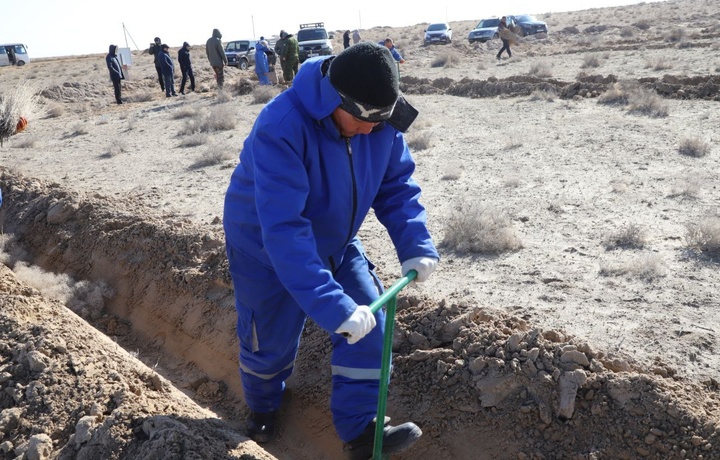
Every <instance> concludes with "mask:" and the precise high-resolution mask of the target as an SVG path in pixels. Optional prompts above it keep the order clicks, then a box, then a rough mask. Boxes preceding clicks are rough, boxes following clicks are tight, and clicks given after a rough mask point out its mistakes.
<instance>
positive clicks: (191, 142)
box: [180, 133, 209, 147]
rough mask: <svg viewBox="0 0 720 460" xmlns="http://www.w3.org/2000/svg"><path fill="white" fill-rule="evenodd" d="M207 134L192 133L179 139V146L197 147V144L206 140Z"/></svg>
mask: <svg viewBox="0 0 720 460" xmlns="http://www.w3.org/2000/svg"><path fill="white" fill-rule="evenodd" d="M208 139H209V138H208V135H207V134H206V133H194V134H191V135H189V136H186V137H185V138H183V140H182V141H180V147H197V146H199V145H205V144H207V142H208Z"/></svg>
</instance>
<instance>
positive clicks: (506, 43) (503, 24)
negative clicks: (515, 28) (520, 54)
mask: <svg viewBox="0 0 720 460" xmlns="http://www.w3.org/2000/svg"><path fill="white" fill-rule="evenodd" d="M510 32H511V31H510V28H509V27H508V25H507V18H506V17H505V16H503V17H502V18H500V23H499V24H498V35H499V36H500V40H502V44H503V46H502V48H500V51H498V54H497V55H496V56H495V57H496V58H497V60H498V61H500V60H502V53H503V51H507V55H508V59H509V58H511V57H512V52H511V51H510V36H511V33H510Z"/></svg>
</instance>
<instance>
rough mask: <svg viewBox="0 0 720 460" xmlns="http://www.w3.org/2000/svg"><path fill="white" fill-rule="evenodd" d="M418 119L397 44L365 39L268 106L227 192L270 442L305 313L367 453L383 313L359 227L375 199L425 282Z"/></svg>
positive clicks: (261, 435)
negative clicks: (403, 83) (415, 140)
mask: <svg viewBox="0 0 720 460" xmlns="http://www.w3.org/2000/svg"><path fill="white" fill-rule="evenodd" d="M416 116H417V111H416V110H415V109H414V108H413V107H412V106H411V105H410V104H409V103H408V102H407V101H406V100H405V98H404V97H403V96H402V94H401V93H400V89H399V76H398V69H397V65H396V64H395V61H394V60H393V58H392V56H391V54H390V51H389V50H388V49H387V48H384V47H381V46H378V45H376V44H374V43H371V42H364V43H360V44H358V45H354V46H351V47H350V48H348V49H346V50H344V51H342V52H341V53H340V54H338V55H337V56H318V57H314V58H311V59H308V60H307V61H305V62H304V63H303V65H302V66H301V67H300V71H299V72H298V75H297V77H296V78H295V79H294V80H293V84H292V87H290V88H289V89H287V90H286V91H284V92H282V93H280V94H279V95H278V96H276V97H275V98H274V99H273V100H272V101H271V102H269V103H268V104H267V105H266V106H265V108H264V109H263V110H262V111H261V112H260V114H259V115H258V117H257V120H256V121H255V124H254V125H253V127H252V130H251V131H250V134H249V136H248V137H247V138H246V139H245V142H244V144H243V149H242V152H241V153H240V163H239V164H238V166H237V167H236V169H235V171H234V172H233V174H232V177H231V179H230V185H229V187H228V190H227V193H226V195H225V209H224V213H223V226H224V230H225V237H226V250H227V256H228V260H229V262H230V263H229V270H230V274H231V277H232V281H233V286H234V291H235V306H236V310H237V315H238V321H237V333H238V337H239V339H240V376H241V379H242V385H243V390H244V397H245V401H246V403H247V405H248V407H249V409H250V415H249V417H248V420H247V428H248V434H249V436H250V437H251V438H252V439H254V440H255V441H256V442H268V441H270V440H271V439H272V438H273V436H274V433H275V424H276V417H277V411H278V409H279V407H280V402H281V400H282V397H283V392H284V389H285V380H286V379H287V378H288V377H289V376H290V375H291V373H292V371H293V366H294V363H295V358H296V355H297V351H298V345H299V342H300V337H301V334H302V331H303V328H304V326H305V322H306V320H307V318H308V317H309V318H311V319H312V320H313V321H314V322H315V324H317V325H318V326H319V327H321V328H322V329H324V330H325V331H327V333H328V334H329V335H330V341H331V343H332V347H333V351H332V360H331V372H332V395H331V399H330V409H331V412H332V421H333V424H334V425H335V430H336V431H337V433H338V436H339V437H340V439H341V440H342V441H343V442H344V446H343V450H344V451H346V453H347V454H348V455H349V456H350V458H352V459H363V460H366V459H368V458H370V457H371V456H372V451H373V439H374V431H375V422H374V418H375V416H376V413H377V403H378V388H379V386H380V374H381V367H382V366H381V361H382V349H383V334H384V329H385V313H384V311H383V310H382V309H380V310H378V311H377V312H375V313H373V312H372V310H371V309H370V308H369V307H368V305H370V304H371V303H372V302H373V301H374V300H376V299H377V298H378V297H379V296H380V294H381V293H382V290H383V287H382V283H381V281H380V279H379V278H378V277H377V275H376V274H375V272H374V266H373V264H372V263H371V262H370V261H369V260H368V258H367V256H366V254H365V250H364V249H363V246H362V243H361V242H360V240H359V238H358V236H357V233H358V231H359V229H360V227H361V225H362V224H363V221H364V220H365V218H366V216H367V215H368V213H369V212H370V210H371V209H373V210H374V215H375V217H376V218H377V219H378V220H379V221H380V222H381V223H382V224H383V225H384V226H385V228H386V229H387V231H388V233H389V235H390V237H391V239H392V241H393V243H394V245H395V250H396V253H397V256H398V259H399V260H398V262H400V263H399V265H400V267H401V272H402V274H403V275H407V274H408V272H409V271H411V270H415V271H416V272H417V276H416V278H415V281H417V282H423V281H425V280H426V279H427V278H428V276H430V274H431V273H432V272H433V270H434V269H435V267H436V265H437V262H438V259H439V256H438V252H437V250H436V249H435V245H434V243H433V241H432V238H431V236H430V233H429V231H428V228H427V225H426V211H425V208H424V207H423V206H422V205H421V204H420V201H419V198H420V187H419V186H418V184H417V183H416V182H415V180H414V179H413V178H412V174H413V171H414V170H415V163H414V161H413V159H412V156H411V155H410V151H409V149H408V144H407V142H406V141H405V138H404V136H403V133H404V132H405V131H406V130H407V129H408V128H409V126H410V124H411V123H412V122H413V120H414V119H415V117H416ZM421 435H422V431H421V430H420V428H418V426H417V425H415V424H414V423H411V422H407V423H403V424H401V425H397V426H390V425H387V426H385V429H384V432H383V453H384V454H392V453H396V452H400V451H403V450H405V449H407V448H409V447H410V446H411V445H413V444H414V443H415V442H416V441H417V440H418V439H419V438H420V436H421Z"/></svg>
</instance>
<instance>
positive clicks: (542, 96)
mask: <svg viewBox="0 0 720 460" xmlns="http://www.w3.org/2000/svg"><path fill="white" fill-rule="evenodd" d="M555 98H557V94H556V93H555V91H553V90H545V89H540V90H535V91H533V92H532V94H531V95H530V101H531V102H538V101H545V102H553V101H554V100H555Z"/></svg>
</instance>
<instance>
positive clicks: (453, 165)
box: [440, 161, 462, 180]
mask: <svg viewBox="0 0 720 460" xmlns="http://www.w3.org/2000/svg"><path fill="white" fill-rule="evenodd" d="M461 175H462V164H461V163H459V162H457V161H451V162H449V163H447V164H446V165H445V166H444V167H443V172H442V175H441V176H440V179H442V180H458V179H460V176H461Z"/></svg>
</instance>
